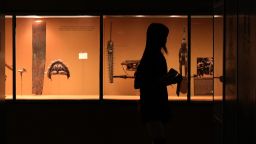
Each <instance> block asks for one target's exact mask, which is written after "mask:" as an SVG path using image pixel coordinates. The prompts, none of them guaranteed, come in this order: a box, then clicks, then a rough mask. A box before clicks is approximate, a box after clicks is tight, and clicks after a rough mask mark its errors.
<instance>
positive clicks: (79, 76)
mask: <svg viewBox="0 0 256 144" xmlns="http://www.w3.org/2000/svg"><path fill="white" fill-rule="evenodd" d="M213 19H214V20H213ZM4 20H5V22H4V23H5V27H4V28H3V29H5V34H4V38H2V39H4V40H5V44H4V46H5V51H4V57H5V58H4V59H5V61H4V63H5V79H6V80H5V81H4V82H5V88H4V89H5V92H4V93H5V96H6V97H5V99H13V95H14V94H13V92H14V90H13V82H15V84H16V85H15V86H16V87H15V90H16V91H15V93H16V94H15V96H16V97H15V99H16V98H17V99H18V100H19V99H46V100H47V99H51V100H52V99H70V100H73V99H74V100H75V99H78V100H79V99H100V98H103V99H113V100H114V99H117V100H138V99H139V94H140V93H139V90H138V89H135V88H134V72H135V71H136V68H137V66H138V64H139V62H140V59H141V57H142V54H143V51H144V48H145V44H146V31H147V27H148V26H149V25H150V24H151V23H163V24H165V25H166V26H167V27H168V28H169V31H170V32H169V35H168V38H167V44H166V46H167V49H168V53H167V54H165V58H166V61H167V66H168V69H171V68H173V69H175V70H177V71H178V72H179V73H181V75H182V77H183V81H182V83H181V87H180V95H179V96H177V95H176V90H177V84H173V85H170V86H168V94H169V100H192V101H194V100H207V101H212V100H213V99H214V100H218V99H222V91H223V89H222V85H223V84H222V81H221V78H222V75H223V57H222V55H223V36H222V33H223V26H222V25H223V18H222V17H219V16H217V17H213V16H191V17H189V16H187V15H102V16H86V15H84V16H16V17H15V19H14V20H13V18H12V16H5V18H4ZM13 22H15V25H16V31H15V33H14V35H13V29H14V27H13ZM188 26H189V27H188ZM14 38H15V50H16V53H15V54H16V56H15V59H16V69H15V74H16V75H15V80H14V81H13V80H12V79H13V69H12V65H13V43H14V42H13V39H14ZM102 55H103V57H101V56H102ZM2 62H3V60H2ZM101 70H102V71H101ZM189 73H190V75H189ZM1 82H3V81H2V80H1ZM188 82H190V83H188ZM188 86H190V87H188ZM189 90H190V91H189ZM188 91H189V92H188Z"/></svg>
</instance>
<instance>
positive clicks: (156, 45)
mask: <svg viewBox="0 0 256 144" xmlns="http://www.w3.org/2000/svg"><path fill="white" fill-rule="evenodd" d="M168 33H169V29H168V27H166V26H165V25H163V24H161V23H151V24H150V25H149V27H148V29H147V39H146V48H145V51H151V52H156V51H161V49H163V50H164V51H165V53H167V48H166V39H167V36H168Z"/></svg>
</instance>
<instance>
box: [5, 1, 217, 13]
mask: <svg viewBox="0 0 256 144" xmlns="http://www.w3.org/2000/svg"><path fill="white" fill-rule="evenodd" d="M215 1H216V0H215ZM0 11H1V12H2V13H5V14H55V15H56V14H62V15H64V14H65V15H66V14H70V15H72V14H192V15H193V14H194V15H196V14H211V13H212V0H119V1H118V0H91V1H86V0H71V1H65V0H59V1H58V0H1V1H0Z"/></svg>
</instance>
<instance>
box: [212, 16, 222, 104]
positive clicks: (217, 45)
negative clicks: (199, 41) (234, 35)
mask: <svg viewBox="0 0 256 144" xmlns="http://www.w3.org/2000/svg"><path fill="white" fill-rule="evenodd" d="M213 40H214V58H215V59H214V66H215V69H214V100H215V101H223V79H224V78H223V16H222V15H215V16H214V39H213Z"/></svg>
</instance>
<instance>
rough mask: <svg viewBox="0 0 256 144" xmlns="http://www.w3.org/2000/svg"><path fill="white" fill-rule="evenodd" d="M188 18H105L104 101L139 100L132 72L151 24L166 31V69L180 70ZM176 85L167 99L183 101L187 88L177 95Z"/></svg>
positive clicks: (170, 88) (140, 54)
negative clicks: (181, 50)
mask: <svg viewBox="0 0 256 144" xmlns="http://www.w3.org/2000/svg"><path fill="white" fill-rule="evenodd" d="M187 19H188V18H187V16H173V15H171V16H145V15H132V16H104V41H103V45H104V46H103V49H104V50H103V54H104V64H103V77H104V80H103V82H104V89H103V91H104V96H103V98H104V99H139V90H138V89H134V78H133V76H134V72H135V70H136V65H137V64H138V62H139V60H140V59H141V56H142V54H143V52H144V49H145V43H146V31H147V28H148V26H149V25H150V24H151V23H153V22H154V23H163V24H165V25H166V26H167V27H168V28H169V36H168V39H167V44H166V46H167V49H168V54H167V55H165V57H166V61H167V65H168V69H170V68H174V69H176V70H177V71H179V69H180V68H179V50H180V48H181V44H182V42H187ZM176 87H177V85H176V84H174V85H171V86H168V94H169V99H170V100H186V99H187V93H186V91H187V89H186V90H185V92H184V93H180V96H179V97H178V96H177V95H176Z"/></svg>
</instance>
